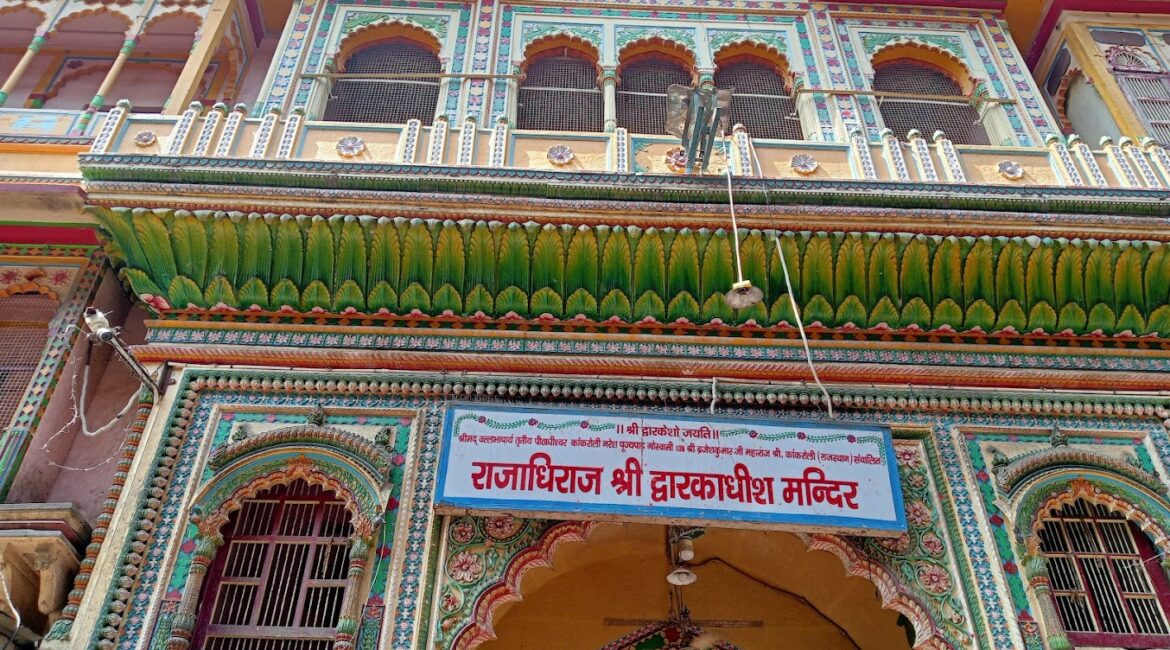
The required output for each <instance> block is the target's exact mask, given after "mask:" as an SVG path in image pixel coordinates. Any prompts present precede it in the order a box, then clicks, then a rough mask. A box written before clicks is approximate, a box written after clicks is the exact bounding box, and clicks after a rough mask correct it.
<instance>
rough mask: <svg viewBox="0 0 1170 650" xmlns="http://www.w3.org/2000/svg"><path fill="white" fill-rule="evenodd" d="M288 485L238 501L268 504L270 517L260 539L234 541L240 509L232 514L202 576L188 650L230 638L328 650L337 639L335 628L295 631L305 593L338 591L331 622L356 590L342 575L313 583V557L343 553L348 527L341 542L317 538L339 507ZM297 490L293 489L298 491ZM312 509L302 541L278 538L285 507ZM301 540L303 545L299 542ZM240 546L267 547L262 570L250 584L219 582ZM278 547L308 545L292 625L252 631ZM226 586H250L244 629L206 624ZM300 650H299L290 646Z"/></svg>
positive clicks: (330, 497)
mask: <svg viewBox="0 0 1170 650" xmlns="http://www.w3.org/2000/svg"><path fill="white" fill-rule="evenodd" d="M297 483H298V482H294V483H293V484H289V485H285V486H278V487H282V488H284V490H283V493H281V494H277V495H269V494H266V493H261V494H257V495H256V496H254V497H251V498H249V499H247V500H245V501H244V504H245V506H244V507H247V504H248V503H255V502H273V503H275V504H276V508H275V512H274V514H273V517H272V521H271V523H269V524H268V525H267V526H266V528H265V532H264V533H263V534H250V535H237V534H235V528H236V526H237V525H239V517H240V515H241V513H243V512H244V507H242V508H240V510H237V511H236V512H235V513H234V516H233V518H232V520H231V522H230V523H229V524H228V525H227V526H225V528H227V531H226V532H225V534H224V543H223V546H222V547H221V548H220V550H219V552H218V553H216V557H215V560H214V562H213V563H212V565H211V567H210V569H209V571H208V583H207V587H206V591H204V593H205V594H206V598H205V600H204V602H203V603H202V605H201V606H200V607H199V614H198V619H197V622H196V626H195V635H194V641H195V643H194V644H193V646H192V647H195V648H202V647H205V646H206V645H207V643H208V641H209V640H211V639H230V638H252V639H255V638H261V639H266V640H288V641H307V642H320V643H328V646H329V647H330V648H331V647H332V646H333V642H334V640H335V638H336V634H337V626H336V623H335V624H334V625H332V626H328V627H320V626H314V627H301V624H302V623H303V620H302V617H303V616H304V613H305V612H304V609H305V604H306V603H305V600H306V594H307V593H308V590H309V589H310V588H311V587H342V588H343V591H342V593H341V595H340V597H339V598H338V600H337V617H338V618H341V617H344V616H345V609H344V604H345V603H346V599H347V596H348V595H349V591H350V590H352V589H354V588H356V585H353V584H350V580H349V578H348V577H347V575H346V572H345V571H343V572H342V575H341V577H340V578H337V579H319V578H313V577H312V574H313V571H314V567H315V566H316V565H315V562H316V561H317V559H318V557H319V553H320V551H321V550H322V549H323V548H327V547H329V546H334V545H337V544H342V545H344V546H343V548H345V549H347V548H348V544H349V542H350V541H351V540H352V534H353V533H352V526H351V525H347V526H346V532H347V534H346V535H344V536H322V534H321V533H322V525H323V522H324V518H325V513H326V511H327V509H328V507H329V506H341V504H342V502H341V500H340V499H338V498H337V496H336V495H334V494H333V493H331V492H329V491H327V490H323V489H320V488H317V489H316V494H313V495H310V496H306V495H298V494H297V493H296V492H295V491H294V490H295V488H294V487H293V486H295V485H297ZM300 484H301V485H303V486H305V487H308V488H310V489H312V488H316V486H310V485H308V484H306V483H303V482H301V483H300ZM298 487H299V486H298ZM305 503H311V504H313V506H314V508H313V514H312V518H313V520H312V528H311V531H310V533H309V534H307V535H282V534H281V533H280V531H281V526H282V525H283V521H284V517H285V516H286V515H287V514H288V510H289V508H288V506H289V505H290V504H305ZM341 512H342V513H343V514H344V517H345V519H346V521H347V522H348V521H349V519H350V514H349V512H347V511H345V510H344V507H342V508H341ZM302 540H303V541H302ZM237 542H241V543H260V544H265V545H266V546H267V547H266V548H265V550H264V553H263V559H262V564H263V568H262V570H261V571H260V574H259V575H258V576H257V577H256V578H240V577H225V576H224V570H225V565H226V564H227V562H228V561H229V559H230V558H231V557H232V551H233V546H232V545H233V544H234V543H237ZM280 542H284V543H286V544H289V543H300V544H306V545H308V547H309V549H308V551H307V553H306V556H305V559H304V567H303V568H302V569H301V575H300V577H299V578H298V584H297V586H296V587H295V589H294V591H295V593H296V598H295V601H294V602H293V603H290V604H289V605H288V607H290V608H292V609H293V616H294V618H293V620H292V622H291V624H290V625H287V626H280V625H277V626H274V625H264V626H261V625H257V624H256V622H257V619H258V618H259V617H260V616H261V615H262V612H261V608H262V606H263V604H264V599H265V597H266V595H267V592H268V590H269V589H270V587H271V585H269V583H268V579H269V577H270V576H271V571H272V569H273V565H274V564H275V563H276V562H277V560H276V558H275V555H276V551H275V549H276V547H275V544H277V543H280ZM343 558H344V566H345V567H346V568H348V566H349V561H348V552H347V551H343ZM226 584H254V585H256V587H257V588H256V591H255V593H254V594H253V596H252V598H251V602H250V603H248V604H247V608H248V610H249V613H248V620H249V623H248V624H247V625H222V624H214V623H212V617H213V616H214V614H215V612H216V610H217V607H218V604H219V600H220V597H221V596H222V595H223V594H222V592H221V587H222V586H223V585H226ZM296 647H301V646H296Z"/></svg>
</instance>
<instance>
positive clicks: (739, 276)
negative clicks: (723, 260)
mask: <svg viewBox="0 0 1170 650" xmlns="http://www.w3.org/2000/svg"><path fill="white" fill-rule="evenodd" d="M719 132H720V133H721V134H722V135H723V169H724V170H725V171H726V172H727V204H728V207H730V208H731V236H732V237H733V238H734V240H735V242H734V246H732V249H733V250H734V251H735V280H736V282H737V283H739V282H743V262H741V261H740V259H739V224H738V223H736V220H735V195H734V193H733V192H732V191H731V150H730V149H729V148H728V146H727V129H726V128H723V127H721V128H720V129H719Z"/></svg>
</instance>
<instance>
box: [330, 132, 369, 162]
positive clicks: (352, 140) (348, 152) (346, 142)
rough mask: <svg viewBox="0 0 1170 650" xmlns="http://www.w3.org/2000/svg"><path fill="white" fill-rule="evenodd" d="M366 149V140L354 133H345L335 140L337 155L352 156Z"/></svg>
mask: <svg viewBox="0 0 1170 650" xmlns="http://www.w3.org/2000/svg"><path fill="white" fill-rule="evenodd" d="M365 150H366V141H365V140H362V139H361V138H359V137H357V136H356V135H347V136H345V137H344V138H341V139H340V140H338V141H337V155H339V156H342V157H343V158H353V157H354V156H358V155H361V153H362V152H363V151H365Z"/></svg>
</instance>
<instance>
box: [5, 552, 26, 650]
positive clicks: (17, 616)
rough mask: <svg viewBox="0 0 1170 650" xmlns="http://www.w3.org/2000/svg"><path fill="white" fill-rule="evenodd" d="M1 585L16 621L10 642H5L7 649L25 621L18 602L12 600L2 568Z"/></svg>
mask: <svg viewBox="0 0 1170 650" xmlns="http://www.w3.org/2000/svg"><path fill="white" fill-rule="evenodd" d="M0 587H2V588H3V591H4V602H6V603H8V609H10V610H12V616H13V619H12V620H13V621H14V622H15V623H16V625H14V626H13V628H12V636H10V637H9V638H8V643H6V644H4V648H5V650H7V648H8V647H9V646H11V645H12V641H13V640H14V639H16V635H17V634H18V633H19V632H20V626H21V625H22V624H23V623H24V621H23V620H22V619H21V618H20V610H19V609H17V608H16V603H14V602H12V594H11V593H10V592H9V591H8V579H7V578H6V577H5V576H4V571H3V570H2V569H0Z"/></svg>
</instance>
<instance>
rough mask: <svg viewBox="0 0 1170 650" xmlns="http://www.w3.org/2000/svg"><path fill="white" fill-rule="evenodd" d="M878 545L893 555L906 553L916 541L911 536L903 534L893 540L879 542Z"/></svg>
mask: <svg viewBox="0 0 1170 650" xmlns="http://www.w3.org/2000/svg"><path fill="white" fill-rule="evenodd" d="M878 544H879V545H881V547H882V548H885V549H887V550H889V551H890V552H891V553H905V552H906V551H909V550H910V549H911V548H913V546H914V540H912V539H910V536H909V535H906V534H902V535H899V536H898V537H894V538H893V539H883V540H879V541H878Z"/></svg>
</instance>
